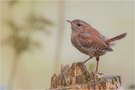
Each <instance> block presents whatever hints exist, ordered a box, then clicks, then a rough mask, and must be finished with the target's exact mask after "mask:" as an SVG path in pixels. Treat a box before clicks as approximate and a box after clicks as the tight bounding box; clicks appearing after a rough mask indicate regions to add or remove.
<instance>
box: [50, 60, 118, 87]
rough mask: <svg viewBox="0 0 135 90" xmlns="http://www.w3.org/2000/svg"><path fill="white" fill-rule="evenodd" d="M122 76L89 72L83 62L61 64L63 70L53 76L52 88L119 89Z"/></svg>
mask: <svg viewBox="0 0 135 90" xmlns="http://www.w3.org/2000/svg"><path fill="white" fill-rule="evenodd" d="M120 87H121V77H120V76H105V75H104V74H102V73H95V72H89V71H88V70H87V68H86V66H85V65H84V64H83V63H82V62H78V63H73V64H72V65H71V67H70V66H69V65H65V66H61V72H60V73H59V74H58V75H56V74H54V75H53V76H52V77H51V86H50V90H54V89H55V90H76V89H77V90H118V89H119V88H120Z"/></svg>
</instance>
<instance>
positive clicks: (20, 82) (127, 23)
mask: <svg viewBox="0 0 135 90" xmlns="http://www.w3.org/2000/svg"><path fill="white" fill-rule="evenodd" d="M0 6H1V7H0V8H1V14H0V20H1V22H0V25H1V26H0V27H1V28H0V32H1V34H0V39H1V41H0V42H1V48H0V51H1V52H0V57H1V58H0V62H1V63H0V76H1V78H0V89H7V88H14V89H22V90H23V89H32V90H33V89H48V88H49V86H50V79H51V76H52V74H53V73H58V72H59V69H60V66H61V64H64V65H65V64H71V63H73V62H78V61H83V60H85V59H87V58H88V56H86V55H83V54H82V53H80V52H79V51H78V50H77V49H75V48H74V47H73V46H72V44H71V42H70V36H71V35H70V34H71V27H70V24H69V23H67V22H66V20H73V19H82V20H84V21H86V22H88V23H89V24H91V25H92V26H93V27H95V28H96V29H97V30H98V31H99V32H101V33H102V34H103V35H105V36H106V37H108V38H110V37H113V36H115V35H119V34H121V33H124V32H127V37H126V38H124V39H123V40H120V41H118V42H116V44H115V46H114V47H113V49H114V51H113V52H112V53H107V54H106V55H104V56H102V57H101V60H100V64H99V72H102V73H104V74H106V75H121V76H122V85H123V87H124V88H126V89H129V88H133V86H134V85H135V84H134V69H135V67H134V50H135V49H134V3H133V0H125V1H123V0H1V1H0ZM95 64H96V61H95V58H93V59H92V60H90V61H89V62H88V63H87V66H88V68H89V69H92V70H94V68H95Z"/></svg>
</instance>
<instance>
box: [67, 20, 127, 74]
mask: <svg viewBox="0 0 135 90" xmlns="http://www.w3.org/2000/svg"><path fill="white" fill-rule="evenodd" d="M67 21H68V22H69V23H70V24H71V28H72V34H71V42H72V44H73V46H74V47H76V48H77V49H78V50H79V51H80V52H82V53H84V54H86V55H89V58H88V59H87V60H85V61H84V62H83V63H85V62H87V61H88V60H89V59H91V58H93V57H95V58H96V61H97V65H96V71H95V72H96V73H97V72H98V64H99V57H100V56H102V55H104V54H105V53H106V52H110V51H113V49H112V48H111V45H112V42H113V41H116V40H119V39H122V38H123V37H125V36H126V33H123V34H121V35H118V36H116V37H113V38H111V39H107V38H105V37H104V36H103V35H102V34H100V33H99V32H98V31H97V30H96V29H95V28H93V27H92V26H91V25H89V24H88V23H86V22H85V21H82V20H79V19H75V20H73V21H69V20H67Z"/></svg>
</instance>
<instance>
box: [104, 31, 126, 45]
mask: <svg viewBox="0 0 135 90" xmlns="http://www.w3.org/2000/svg"><path fill="white" fill-rule="evenodd" d="M126 35H127V33H123V34H121V35H118V36H116V37H113V38H111V39H109V40H107V41H106V43H107V44H111V43H112V42H114V41H116V40H120V39H122V38H124V37H125V36H126Z"/></svg>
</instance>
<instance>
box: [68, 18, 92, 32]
mask: <svg viewBox="0 0 135 90" xmlns="http://www.w3.org/2000/svg"><path fill="white" fill-rule="evenodd" d="M67 22H69V23H70V24H71V28H72V30H73V31H84V30H85V29H86V28H88V27H90V25H89V24H88V23H86V22H84V21H82V20H80V19H75V20H73V21H70V20H67Z"/></svg>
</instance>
